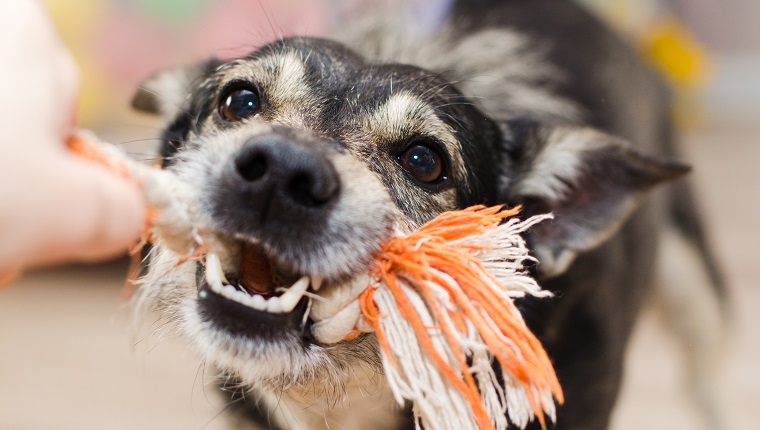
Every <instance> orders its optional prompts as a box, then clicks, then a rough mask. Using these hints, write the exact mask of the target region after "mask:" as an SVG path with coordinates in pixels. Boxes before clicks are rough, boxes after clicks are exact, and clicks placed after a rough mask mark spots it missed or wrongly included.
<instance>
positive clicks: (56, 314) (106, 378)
mask: <svg viewBox="0 0 760 430" xmlns="http://www.w3.org/2000/svg"><path fill="white" fill-rule="evenodd" d="M759 136H760V128H757V127H749V128H747V127H736V126H732V127H728V126H718V125H714V126H711V127H708V128H705V129H703V130H700V131H696V132H694V133H690V134H689V135H688V136H687V139H686V144H687V148H688V153H689V155H690V156H691V159H692V161H693V162H694V165H695V166H696V173H695V181H696V183H697V185H698V188H699V190H700V194H701V196H700V197H701V200H702V203H703V205H704V206H709V207H710V208H711V210H710V211H709V212H708V213H707V218H708V220H709V222H710V224H711V225H712V232H711V233H712V238H713V240H714V245H715V247H716V248H717V254H718V255H719V256H720V257H721V261H722V263H723V265H724V267H725V269H726V273H727V275H728V278H729V281H730V284H731V300H732V312H733V325H732V330H731V332H732V334H731V339H730V347H728V351H727V360H726V367H725V369H724V376H723V378H722V380H723V382H724V386H723V387H722V388H721V390H722V391H721V397H722V398H723V399H724V400H725V401H726V404H727V405H728V407H729V411H730V414H729V418H730V420H731V421H730V422H729V423H727V425H726V429H729V430H734V429H750V428H757V427H754V425H756V424H757V423H758V422H760V412H759V411H758V407H757V404H758V403H760V368H759V367H758V366H760V334H758V331H757V329H758V328H760V312H757V309H758V308H760V290H758V288H757V285H756V282H755V279H756V278H757V277H758V276H759V275H760V265H759V264H758V263H760V261H759V260H758V258H757V255H758V253H757V251H754V249H755V248H754V246H755V245H756V244H758V243H760V228H759V227H758V224H757V221H758V215H757V214H758V211H760V191H759V190H758V187H760V170H759V169H758V168H757V160H760V142H758V137H759ZM729 215H730V217H729ZM125 273H126V266H125V265H124V262H114V263H109V264H104V265H97V266H88V267H68V268H61V269H54V270H46V271H40V272H35V273H30V274H28V275H26V276H25V277H24V278H22V279H21V280H19V281H18V282H17V283H16V284H15V285H12V286H10V287H7V288H4V289H0V351H2V354H0V429H3V430H5V429H8V430H27V429H28V430H47V429H61V430H66V429H77V430H89V429H92V430H95V429H103V428H108V429H113V430H119V429H146V430H149V429H166V428H181V429H219V428H223V422H222V420H221V419H220V418H219V416H218V414H219V413H220V412H221V411H222V410H223V408H224V405H223V403H222V402H221V401H220V400H219V399H218V398H216V397H215V395H214V392H213V388H212V387H211V386H210V385H211V381H212V379H211V377H210V376H208V375H205V374H204V370H205V369H204V368H203V367H202V366H200V365H199V362H198V359H197V358H196V357H195V356H194V354H193V353H191V352H189V351H188V349H186V348H185V345H184V343H183V342H182V341H181V340H179V339H156V338H155V336H154V337H151V336H143V335H141V336H135V335H133V332H132V331H131V326H130V322H129V321H130V318H129V312H128V309H127V308H126V306H125V303H123V302H122V301H121V300H120V298H119V297H120V288H121V284H122V279H123V277H124V275H125ZM680 370H681V367H680V365H679V362H678V355H677V351H676V350H675V348H674V347H673V346H672V343H671V342H670V340H669V339H668V336H667V335H666V334H664V333H663V329H662V326H661V324H660V323H659V322H658V318H657V316H656V315H655V313H654V312H647V314H646V316H645V318H644V319H642V320H641V323H640V324H639V326H638V328H637V330H636V333H635V336H634V339H633V342H632V344H631V347H630V357H629V362H628V367H627V371H626V380H625V388H624V390H623V393H622V397H621V401H620V407H619V408H618V410H617V411H616V414H615V417H614V424H613V426H612V429H613V430H634V429H636V430H639V429H652V430H658V429H669V430H670V429H688V430H692V429H694V430H699V429H702V428H703V427H702V426H701V424H700V422H699V420H698V419H697V414H696V413H695V410H694V409H693V408H692V407H691V406H690V404H689V403H688V402H687V401H686V400H685V396H684V394H683V390H682V389H681V385H682V380H681V378H680V376H681V375H680ZM752 423H754V425H753V424H752Z"/></svg>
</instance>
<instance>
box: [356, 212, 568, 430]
mask: <svg viewBox="0 0 760 430" xmlns="http://www.w3.org/2000/svg"><path fill="white" fill-rule="evenodd" d="M518 211H519V208H517V209H513V210H502V209H501V207H491V208H486V207H483V206H477V207H472V208H469V209H466V210H462V211H454V212H446V213H444V214H442V215H440V216H439V217H437V218H435V219H434V220H432V221H431V222H429V223H427V224H425V225H424V226H422V227H421V228H419V229H418V230H416V231H414V232H413V233H411V234H410V235H408V236H401V237H396V238H394V239H392V240H391V241H390V242H389V243H388V244H387V245H386V246H385V248H384V249H383V251H382V253H381V254H380V256H379V257H378V259H377V264H376V265H375V268H374V269H373V271H372V275H373V282H372V285H371V286H370V287H369V288H367V289H366V290H365V291H364V292H363V293H362V295H361V297H360V300H359V302H360V306H361V310H362V315H363V317H364V319H365V320H366V321H367V322H368V323H369V325H370V326H371V327H372V328H373V329H374V331H375V332H376V333H377V337H378V340H379V342H380V345H381V347H382V352H383V363H384V366H385V372H386V377H387V379H388V382H389V385H390V387H391V389H392V391H393V393H394V395H395V396H396V400H397V401H398V402H399V403H404V402H405V401H411V402H412V404H413V409H414V414H415V418H416V420H417V423H418V427H419V425H422V426H424V428H429V429H441V430H443V429H452V430H454V429H457V430H466V429H473V430H476V429H499V430H501V429H506V428H507V427H508V425H509V423H508V421H510V422H512V423H513V424H514V425H516V426H518V427H520V428H525V426H527V425H528V423H529V422H530V421H531V420H532V419H534V417H535V418H537V419H538V421H539V422H540V423H541V425H542V426H545V416H547V415H548V416H549V417H551V418H552V419H554V417H555V407H554V401H553V397H554V398H556V399H557V401H559V402H560V403H561V402H562V401H563V397H562V390H561V388H560V386H559V383H558V381H557V377H556V375H555V373H554V369H553V367H552V365H551V362H550V361H549V358H548V356H547V355H546V352H545V351H544V349H543V347H542V346H541V344H540V343H539V341H538V340H537V339H536V337H535V336H534V335H533V334H532V333H531V332H530V330H529V329H528V328H527V327H526V325H525V323H524V321H523V319H522V317H521V315H520V313H519V311H518V310H517V308H516V307H515V305H514V303H513V299H515V298H518V297H523V296H525V295H526V294H529V295H533V296H539V297H546V296H549V295H550V293H548V292H545V291H541V290H540V289H539V287H538V285H537V284H536V282H535V280H533V279H532V278H531V277H529V276H528V275H527V274H525V273H524V272H523V262H524V261H525V260H527V259H530V258H531V257H530V256H529V255H528V250H527V247H526V245H525V242H524V240H523V239H522V237H521V236H520V233H522V232H524V231H525V230H527V229H528V228H530V227H531V226H532V225H534V224H536V223H538V222H540V221H542V220H544V219H546V218H549V217H550V215H540V216H535V217H532V218H530V219H528V220H526V221H520V220H518V219H517V218H511V219H509V220H507V221H506V222H505V223H503V224H502V222H503V220H505V219H506V218H509V217H512V216H514V215H516V214H517V212H518ZM494 360H495V361H496V362H498V364H499V365H500V367H501V373H500V374H498V373H497V370H494V366H493V364H494V363H493V361H494ZM500 377H501V381H503V382H500ZM507 417H508V418H507Z"/></svg>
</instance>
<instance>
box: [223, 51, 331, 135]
mask: <svg viewBox="0 0 760 430" xmlns="http://www.w3.org/2000/svg"><path fill="white" fill-rule="evenodd" d="M241 77H242V78H244V79H247V80H250V81H252V82H255V83H257V84H258V85H259V86H260V87H261V90H262V92H263V93H264V97H265V99H266V100H267V104H268V107H269V108H270V114H271V118H270V121H271V122H272V123H276V124H282V125H287V126H290V127H295V128H305V127H306V126H307V123H306V120H305V113H307V112H311V113H313V112H316V111H317V110H318V109H319V108H320V106H321V105H322V104H323V102H322V99H321V97H319V95H318V94H315V93H314V92H313V91H312V88H311V86H310V85H309V82H308V80H307V71H306V66H305V65H304V62H303V61H302V59H301V56H300V55H299V54H298V53H296V52H292V51H291V52H282V53H276V54H272V55H268V56H266V57H264V58H261V59H258V60H255V61H250V60H240V61H237V62H236V64H235V67H232V68H230V70H229V71H228V73H226V74H225V76H224V77H223V78H224V80H225V81H228V80H232V79H240V78H241Z"/></svg>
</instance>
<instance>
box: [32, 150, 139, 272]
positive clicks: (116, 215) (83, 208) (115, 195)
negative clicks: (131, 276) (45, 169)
mask: <svg viewBox="0 0 760 430" xmlns="http://www.w3.org/2000/svg"><path fill="white" fill-rule="evenodd" d="M55 176H57V177H58V180H57V182H55V183H54V184H51V185H50V187H48V188H47V189H46V190H43V192H42V193H40V194H43V195H45V196H46V197H45V198H44V199H36V201H35V202H34V204H36V205H39V206H40V208H39V212H40V213H41V214H42V216H39V215H37V217H38V218H39V219H37V220H36V225H37V229H36V231H35V232H34V233H33V237H32V239H31V241H32V243H31V245H32V246H28V247H27V248H28V249H30V250H32V252H31V253H30V254H29V256H28V259H27V265H32V266H36V265H42V264H53V263H60V262H69V261H95V260H102V259H106V258H109V257H113V256H117V255H119V254H123V253H125V252H126V251H127V250H128V249H129V248H130V247H131V246H133V245H134V244H135V243H136V241H137V239H138V237H139V235H140V232H141V231H142V229H143V227H144V214H145V204H144V201H143V197H142V194H141V192H140V191H139V190H138V188H137V186H136V185H135V184H132V183H130V182H127V181H125V180H123V179H121V178H119V177H116V176H115V175H113V174H112V173H110V172H109V171H107V170H106V169H104V168H102V167H101V166H98V165H94V164H92V163H90V162H88V161H84V160H79V159H77V158H75V157H73V156H71V157H69V158H67V159H66V160H65V162H61V163H60V166H59V167H58V168H57V169H56V173H55ZM51 209H52V212H51ZM34 213H35V214H37V212H36V211H35V212H34Z"/></svg>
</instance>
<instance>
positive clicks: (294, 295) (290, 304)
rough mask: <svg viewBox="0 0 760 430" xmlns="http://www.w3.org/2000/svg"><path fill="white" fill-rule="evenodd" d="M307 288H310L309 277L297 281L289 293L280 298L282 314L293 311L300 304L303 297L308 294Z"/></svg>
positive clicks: (289, 289)
mask: <svg viewBox="0 0 760 430" xmlns="http://www.w3.org/2000/svg"><path fill="white" fill-rule="evenodd" d="M307 288H309V277H308V276H302V277H301V279H299V280H297V281H296V283H295V284H293V285H292V286H291V287H290V288H288V291H286V292H285V294H283V295H281V296H280V305H282V312H290V311H292V310H293V309H294V308H295V307H296V305H297V304H298V301H299V300H301V297H303V293H305V292H306V289H307Z"/></svg>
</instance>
